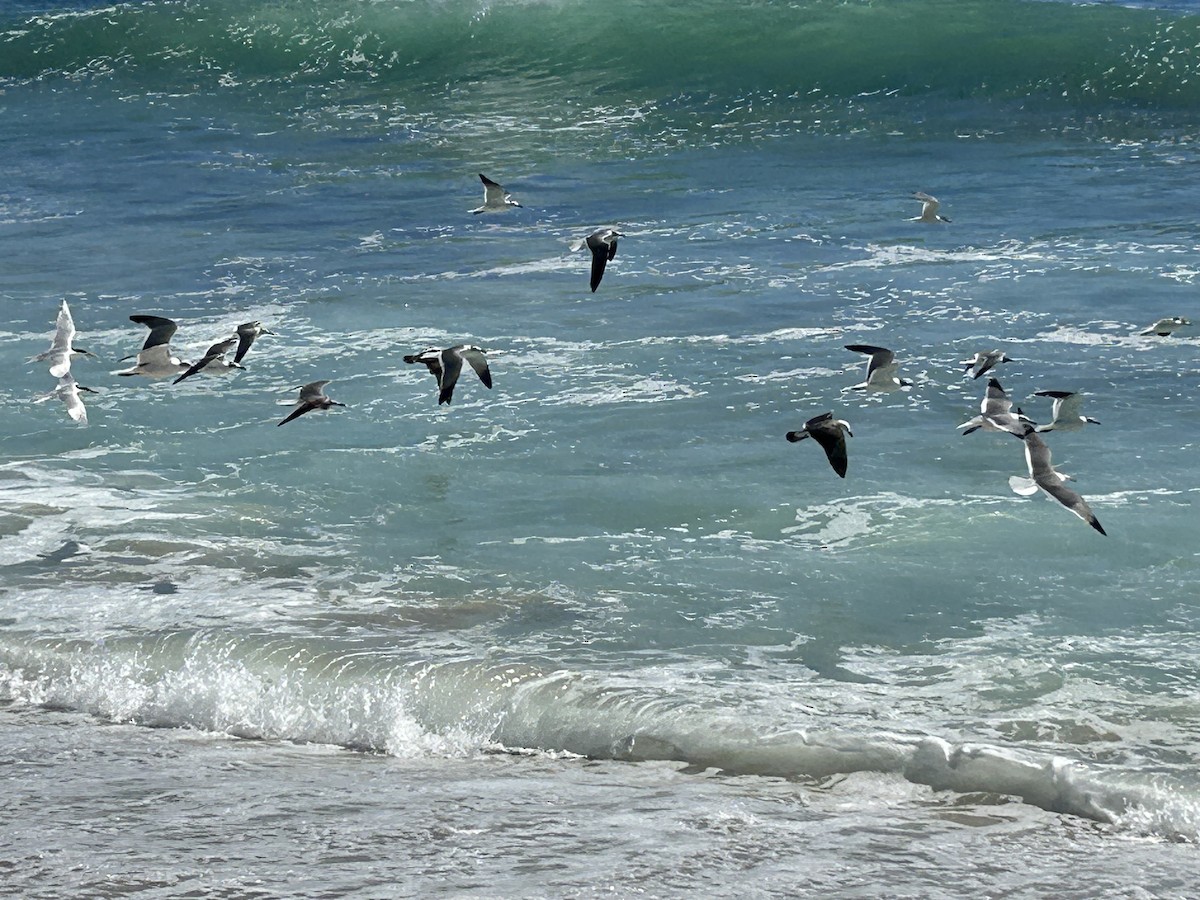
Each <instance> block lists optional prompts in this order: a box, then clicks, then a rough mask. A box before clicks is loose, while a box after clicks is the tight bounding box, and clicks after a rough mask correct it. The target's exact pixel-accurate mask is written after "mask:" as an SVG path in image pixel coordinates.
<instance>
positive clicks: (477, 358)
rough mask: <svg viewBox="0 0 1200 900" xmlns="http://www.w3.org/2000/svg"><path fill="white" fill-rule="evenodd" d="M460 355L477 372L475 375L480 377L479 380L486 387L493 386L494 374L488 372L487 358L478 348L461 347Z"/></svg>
mask: <svg viewBox="0 0 1200 900" xmlns="http://www.w3.org/2000/svg"><path fill="white" fill-rule="evenodd" d="M459 354H460V355H461V356H462V358H463V359H465V360H466V361H467V362H468V363H470V364H471V368H472V369H474V370H475V374H476V375H478V376H479V380H480V381H482V382H483V383H484V385H485V386H486V387H489V388H490V387H491V386H492V373H491V372H490V371H489V370H488V363H487V356H485V355H484V352H483V351H482V350H480V349H479V348H478V347H460V348H459Z"/></svg>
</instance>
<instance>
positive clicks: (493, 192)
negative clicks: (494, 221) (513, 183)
mask: <svg viewBox="0 0 1200 900" xmlns="http://www.w3.org/2000/svg"><path fill="white" fill-rule="evenodd" d="M479 180H480V181H482V182H483V205H484V206H504V198H505V196H507V195H506V194H505V192H504V188H503V187H502V186H500V185H499V184H497V183H496V182H494V181H492V179H490V178H488V177H487V176H486V175H484V174H483V173H482V172H480V173H479Z"/></svg>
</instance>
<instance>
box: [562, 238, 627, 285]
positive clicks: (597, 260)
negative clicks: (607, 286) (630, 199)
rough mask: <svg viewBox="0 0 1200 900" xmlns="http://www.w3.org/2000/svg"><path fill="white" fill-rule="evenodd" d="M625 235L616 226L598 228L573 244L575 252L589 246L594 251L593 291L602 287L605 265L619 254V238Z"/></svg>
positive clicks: (572, 247) (572, 249)
mask: <svg viewBox="0 0 1200 900" xmlns="http://www.w3.org/2000/svg"><path fill="white" fill-rule="evenodd" d="M622 237H625V235H624V234H622V233H621V232H620V231H617V230H616V229H615V228H597V229H596V230H595V231H593V232H592V233H591V234H589V235H588V236H587V237H585V238H580V239H579V240H577V241H575V242H574V243H572V244H571V252H572V253H575V252H578V251H579V250H582V249H583V248H584V247H587V248H588V249H589V250H591V251H592V277H591V282H590V283H591V286H592V293H593V294H594V293H596V288H598V287H600V279H601V278H603V277H604V267H605V266H606V265H608V263H609V262H611V261H612V258H613V257H614V256H616V255H617V238H622Z"/></svg>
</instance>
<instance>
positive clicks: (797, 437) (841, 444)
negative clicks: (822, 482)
mask: <svg viewBox="0 0 1200 900" xmlns="http://www.w3.org/2000/svg"><path fill="white" fill-rule="evenodd" d="M846 435H850V437H854V433H853V432H852V431H851V430H850V423H849V422H847V421H846V420H845V419H835V418H834V417H833V413H831V412H827V413H822V414H821V415H819V416H813V417H812V418H811V419H809V420H808V421H807V422H805V423H804V427H803V428H801V429H800V430H799V431H789V432H788V433H787V435H785V436H786V437H787V439H788V440H789V441H791V442H792V443H793V444H794V443H796V442H797V441H802V440H804V439H805V438H812V439H813V440H815V441H816V442H817V443H818V444H820V445H821V448H822V449H823V450H824V451H825V456H826V457H828V459H829V465H831V466H833V471H835V472H837V473H838V476H839V477H841V478H845V477H846V462H847V461H846Z"/></svg>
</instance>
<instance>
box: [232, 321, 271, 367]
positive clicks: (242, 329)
mask: <svg viewBox="0 0 1200 900" xmlns="http://www.w3.org/2000/svg"><path fill="white" fill-rule="evenodd" d="M264 334H270V335H274V334H275V332H273V331H268V330H267V329H265V328H263V323H262V322H243V323H242V324H241V325H239V326H238V327H237V339H238V348H237V353H235V354H233V361H234V362H235V363H240V362H241V361H242V358H243V357H244V356H245V355H246V354H247V353H248V352H249V351H250V345H251V344H253V343H254V341H255V339H256V338H258V337H260V336H261V335H264Z"/></svg>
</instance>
